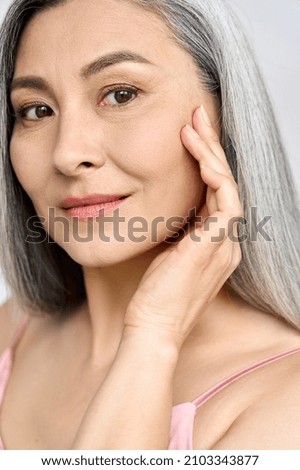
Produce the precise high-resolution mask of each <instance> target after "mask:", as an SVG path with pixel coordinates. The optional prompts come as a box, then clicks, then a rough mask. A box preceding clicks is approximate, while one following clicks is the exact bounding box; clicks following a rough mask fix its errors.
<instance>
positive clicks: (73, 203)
mask: <svg viewBox="0 0 300 470" xmlns="http://www.w3.org/2000/svg"><path fill="white" fill-rule="evenodd" d="M127 197H128V196H121V195H115V194H91V195H88V196H84V197H82V198H78V197H73V196H70V197H67V198H66V199H64V200H63V202H62V204H61V207H62V208H63V209H65V211H66V213H67V214H68V216H69V217H77V218H78V219H79V220H86V219H87V218H88V217H92V218H96V217H99V216H100V214H99V211H100V210H102V211H103V212H102V213H101V215H102V216H103V215H105V214H106V213H107V212H110V211H112V210H114V209H116V208H117V207H118V206H120V205H121V204H122V203H123V202H124V201H125V199H126V198H127Z"/></svg>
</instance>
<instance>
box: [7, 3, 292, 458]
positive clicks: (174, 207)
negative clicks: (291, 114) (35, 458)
mask: <svg viewBox="0 0 300 470" xmlns="http://www.w3.org/2000/svg"><path fill="white" fill-rule="evenodd" d="M87 4H88V8H87ZM137 39H138V40H137ZM1 44H2V56H1V57H2V60H1V64H2V74H1V76H2V77H3V80H2V107H1V109H2V146H1V147H2V152H3V156H2V183H1V188H2V202H1V207H2V208H3V209H2V221H1V230H2V232H1V241H2V261H1V263H2V264H1V265H2V266H3V269H4V272H5V275H6V278H7V282H8V285H9V286H10V287H11V289H12V297H11V299H10V300H9V301H8V302H7V303H6V304H4V305H3V306H2V312H1V320H0V321H1V325H0V326H1V331H3V332H4V333H3V337H2V338H1V344H0V346H1V350H2V351H3V353H2V369H1V375H0V376H1V378H2V386H1V388H0V389H1V390H2V403H1V437H2V446H3V447H4V448H6V449H168V448H169V449H192V448H194V449H245V448H259V449H277V448H281V449H291V448H298V445H299V443H300V437H299V433H297V432H296V430H297V429H298V420H299V414H300V412H299V407H298V406H297V405H296V406H295V403H297V400H298V394H299V391H300V374H299V364H300V354H298V352H300V335H299V325H300V320H299V304H300V301H299V270H298V267H299V246H298V245H296V243H298V239H297V234H298V232H297V230H298V225H297V224H298V222H297V221H298V220H299V218H298V208H297V206H296V194H295V190H294V185H293V179H292V176H291V173H290V169H289V167H288V164H287V160H286V157H285V156H284V153H283V150H282V147H281V144H280V140H279V134H278V130H277V127H276V125H275V123H274V118H273V115H272V111H271V108H270V105H269V101H268V98H267V96H266V93H265V90H264V87H263V85H262V82H261V79H260V76H259V74H258V72H257V69H256V66H255V64H254V62H253V59H252V58H251V54H250V52H249V50H248V48H247V45H246V43H245V40H244V38H243V36H242V34H241V33H240V31H239V29H238V28H237V27H236V26H235V22H234V19H233V18H232V16H231V14H230V12H229V11H228V10H227V8H226V7H225V6H224V2H223V1H221V0H220V1H218V0H215V1H214V2H210V0H199V1H184V0H172V1H171V0H170V1H167V0H161V1H159V0H157V1H151V2H149V1H126V0H124V1H117V0H71V1H64V0H62V1H58V0H56V1H54V0H35V1H33V0H18V1H15V2H14V3H13V5H12V6H11V8H10V10H9V12H8V14H7V17H6V20H5V22H4V25H3V27H2V36H1ZM287 187H288V191H286V188H287ZM99 211H100V212H99ZM14 312H22V315H21V319H20V318H19V317H18V315H13V313H14ZM12 338H13V339H12ZM228 377H229V379H228ZM237 379H238V380H237ZM216 384H217V386H216V387H214V386H215V385H216ZM283 410H284V411H283ZM274 428H276V433H273V430H274Z"/></svg>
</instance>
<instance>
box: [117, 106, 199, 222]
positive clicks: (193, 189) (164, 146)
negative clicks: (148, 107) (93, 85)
mask: <svg viewBox="0 0 300 470" xmlns="http://www.w3.org/2000/svg"><path fill="white" fill-rule="evenodd" d="M170 116H171V118H170ZM184 125H185V120H184V118H182V116H178V117H174V110H172V111H170V110H169V111H168V112H161V111H160V112H157V110H156V112H155V113H153V114H152V113H151V111H150V112H149V113H147V115H146V116H144V117H143V118H142V119H141V117H139V119H136V120H135V119H134V120H129V121H127V122H126V124H125V126H123V127H122V129H120V130H119V131H118V135H117V136H116V142H124V143H125V142H126V145H125V146H124V147H123V150H122V152H124V162H126V163H127V164H128V167H127V170H126V169H125V167H124V169H125V171H127V172H130V173H131V174H132V175H133V176H135V177H137V178H138V179H139V181H141V182H142V184H143V188H144V189H145V190H146V191H147V195H149V194H151V196H152V201H153V203H155V204H156V208H157V201H158V200H159V201H160V202H159V207H160V210H161V211H163V210H164V211H168V208H169V210H170V212H172V211H173V212H174V211H176V212H177V213H178V211H180V213H184V214H185V213H186V212H187V210H188V209H189V208H191V207H199V205H200V201H201V199H202V194H203V190H204V186H205V185H204V183H203V181H202V179H201V176H200V169H199V163H198V161H197V160H196V159H195V158H194V157H193V156H192V155H191V154H190V153H189V152H188V151H187V149H186V148H185V147H184V145H183V144H182V142H181V138H180V131H181V129H182V127H183V126H184ZM126 156H128V157H127V158H126Z"/></svg>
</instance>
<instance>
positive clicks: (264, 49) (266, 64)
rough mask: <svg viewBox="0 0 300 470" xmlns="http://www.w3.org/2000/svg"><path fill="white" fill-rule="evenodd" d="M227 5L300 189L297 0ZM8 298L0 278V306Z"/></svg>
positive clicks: (235, 0)
mask: <svg viewBox="0 0 300 470" xmlns="http://www.w3.org/2000/svg"><path fill="white" fill-rule="evenodd" d="M212 1H213V0H212ZM228 3H229V5H231V6H232V8H233V9H234V11H235V12H236V13H237V15H238V17H239V18H240V20H241V21H242V23H243V26H244V30H245V32H246V34H247V36H248V38H249V41H250V43H251V44H252V46H253V48H254V51H255V53H256V57H257V59H258V63H259V65H260V68H261V70H262V73H263V76H264V78H265V81H266V85H267V88H268V90H269V93H270V96H271V99H272V102H273V105H274V109H275V113H276V115H277V120H278V123H279V125H280V128H281V133H282V136H283V141H284V144H285V147H286V149H287V152H288V156H289V158H290V162H291V165H292V169H293V171H294V173H295V175H296V181H297V183H298V188H299V189H300V153H299V148H298V147H299V146H298V134H299V131H300V87H299V78H300V0H228ZM10 4H11V1H10V0H1V4H0V21H2V19H3V18H4V15H5V12H6V10H7V8H8V6H9V5H10ZM8 295H9V292H8V291H7V289H6V287H5V285H4V283H3V280H2V278H1V275H0V303H2V302H3V301H4V300H5V298H6V297H7V296H8Z"/></svg>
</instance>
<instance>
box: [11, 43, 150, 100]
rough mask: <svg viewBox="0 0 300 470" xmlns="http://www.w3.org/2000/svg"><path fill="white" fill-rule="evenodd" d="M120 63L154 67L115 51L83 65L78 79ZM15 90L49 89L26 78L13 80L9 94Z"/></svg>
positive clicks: (136, 56)
mask: <svg viewBox="0 0 300 470" xmlns="http://www.w3.org/2000/svg"><path fill="white" fill-rule="evenodd" d="M121 62H135V63H140V64H147V65H153V66H156V64H153V63H152V62H150V61H149V60H148V59H146V58H145V57H143V56H141V55H139V54H137V53H136V52H132V51H126V50H124V51H116V52H111V53H108V54H105V55H103V56H101V57H98V58H97V59H96V60H94V61H93V62H91V63H90V64H88V65H85V66H84V67H83V68H82V69H81V71H80V77H81V78H82V79H83V80H88V79H89V78H90V77H91V76H93V75H96V74H98V73H99V72H102V71H103V70H104V69H106V68H108V67H111V66H113V65H115V64H119V63H121ZM17 88H31V89H35V90H41V91H48V90H49V89H50V86H49V84H48V83H47V82H46V80H44V79H42V78H39V77H35V76H26V77H19V78H15V79H14V80H13V81H12V83H11V86H10V92H12V91H13V90H16V89H17Z"/></svg>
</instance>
